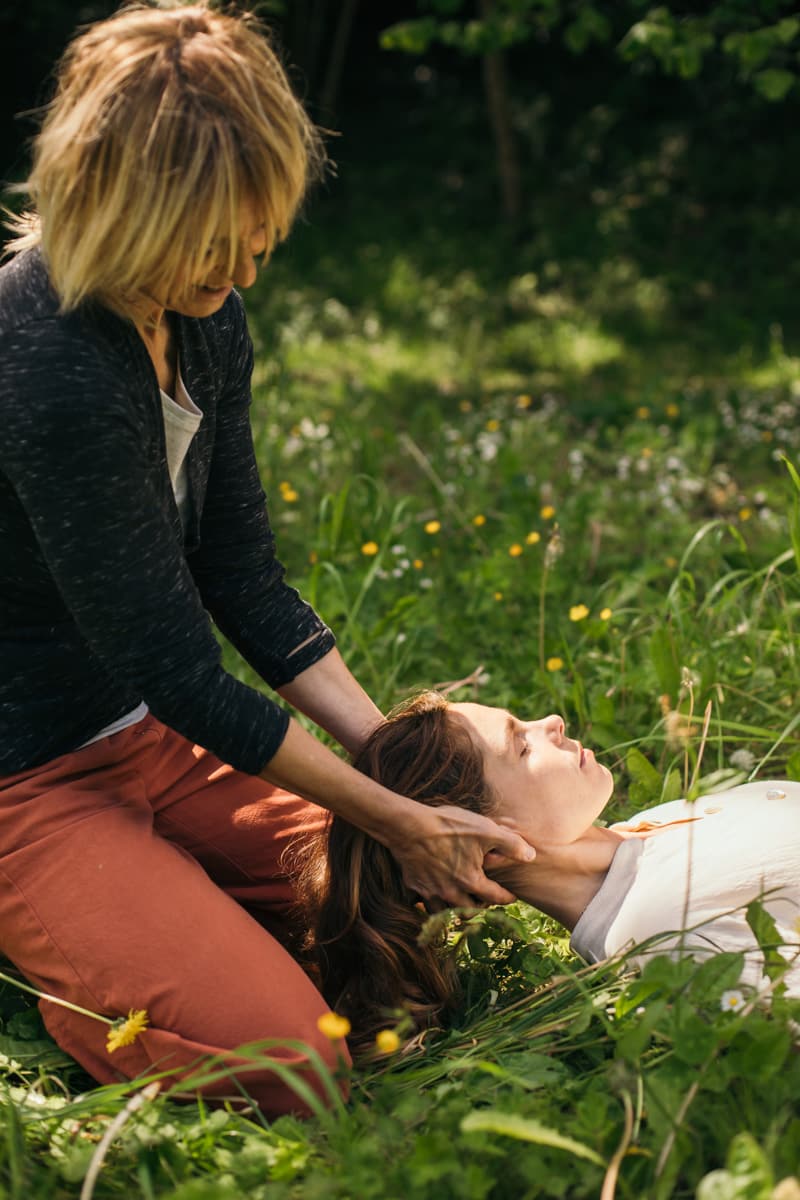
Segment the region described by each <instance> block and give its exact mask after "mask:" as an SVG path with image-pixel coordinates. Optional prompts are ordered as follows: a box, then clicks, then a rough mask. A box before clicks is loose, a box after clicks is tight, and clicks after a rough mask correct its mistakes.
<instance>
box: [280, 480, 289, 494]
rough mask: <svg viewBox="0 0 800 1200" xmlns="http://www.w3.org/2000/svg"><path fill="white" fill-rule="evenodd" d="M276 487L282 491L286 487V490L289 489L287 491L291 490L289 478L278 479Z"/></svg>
mask: <svg viewBox="0 0 800 1200" xmlns="http://www.w3.org/2000/svg"><path fill="white" fill-rule="evenodd" d="M278 487H279V488H280V490H281V491H282V492H285V491H286V490H287V488H288V490H289V491H291V490H292V485H291V484H290V483H289V480H288V479H282V480H281V481H280V483H279V484H278Z"/></svg>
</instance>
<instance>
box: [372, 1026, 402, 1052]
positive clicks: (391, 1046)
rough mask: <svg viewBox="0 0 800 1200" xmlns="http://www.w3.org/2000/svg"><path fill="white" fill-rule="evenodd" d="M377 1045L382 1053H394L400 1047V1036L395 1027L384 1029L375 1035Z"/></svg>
mask: <svg viewBox="0 0 800 1200" xmlns="http://www.w3.org/2000/svg"><path fill="white" fill-rule="evenodd" d="M375 1046H376V1048H377V1049H378V1050H379V1051H380V1053H381V1054H394V1053H395V1052H396V1051H397V1050H399V1049H400V1038H399V1037H398V1036H397V1034H396V1033H395V1031H394V1030H393V1029H382V1030H381V1031H380V1033H378V1034H376V1035H375Z"/></svg>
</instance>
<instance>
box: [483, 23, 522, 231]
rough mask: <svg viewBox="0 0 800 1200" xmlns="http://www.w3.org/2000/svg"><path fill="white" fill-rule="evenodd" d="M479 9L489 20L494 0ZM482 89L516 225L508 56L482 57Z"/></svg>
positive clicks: (503, 190) (518, 201) (507, 210)
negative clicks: (506, 59) (507, 69)
mask: <svg viewBox="0 0 800 1200" xmlns="http://www.w3.org/2000/svg"><path fill="white" fill-rule="evenodd" d="M478 7H479V11H480V15H481V18H482V19H483V20H484V21H486V20H489V19H490V18H491V16H492V11H493V8H494V3H493V0H479V4H478ZM483 88H484V92H485V93H486V107H487V108H488V110H489V121H490V123H491V127H492V136H493V138H494V149H495V161H496V164H497V174H498V177H499V179H500V194H501V197H502V205H503V216H504V217H505V219H506V220H507V221H509V222H511V223H513V222H516V221H517V220H519V216H520V213H521V211H522V189H521V185H520V170H519V159H518V157H517V146H516V141H515V138H514V128H513V125H512V123H511V100H510V97H509V93H508V76H507V74H506V63H505V55H504V54H503V51H502V50H492V51H489V52H488V53H486V54H484V55H483Z"/></svg>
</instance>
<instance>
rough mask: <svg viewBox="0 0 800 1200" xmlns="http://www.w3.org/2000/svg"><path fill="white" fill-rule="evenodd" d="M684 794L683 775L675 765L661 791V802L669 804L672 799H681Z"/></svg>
mask: <svg viewBox="0 0 800 1200" xmlns="http://www.w3.org/2000/svg"><path fill="white" fill-rule="evenodd" d="M682 795H683V776H682V775H681V773H680V771H679V770H678V768H677V767H673V768H672V770H671V771H670V773H669V775H667V778H666V779H665V780H664V787H663V790H662V792H661V803H662V804H668V803H669V801H670V800H680V798H681V796H682Z"/></svg>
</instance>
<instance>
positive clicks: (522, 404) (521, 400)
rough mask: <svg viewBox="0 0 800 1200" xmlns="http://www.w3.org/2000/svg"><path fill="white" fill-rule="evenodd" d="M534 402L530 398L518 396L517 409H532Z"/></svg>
mask: <svg viewBox="0 0 800 1200" xmlns="http://www.w3.org/2000/svg"><path fill="white" fill-rule="evenodd" d="M532 404H533V400H532V398H531V397H530V396H517V408H530V406H531V405H532Z"/></svg>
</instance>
